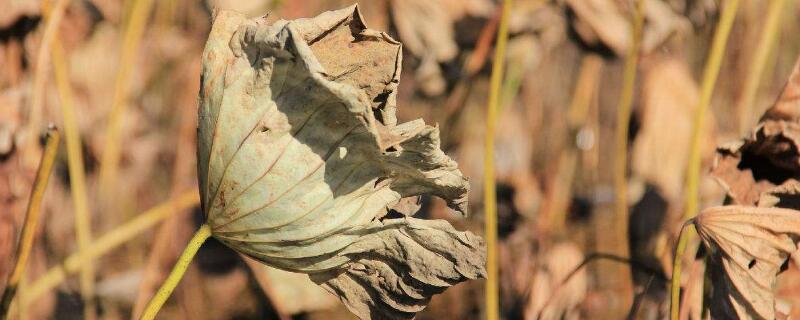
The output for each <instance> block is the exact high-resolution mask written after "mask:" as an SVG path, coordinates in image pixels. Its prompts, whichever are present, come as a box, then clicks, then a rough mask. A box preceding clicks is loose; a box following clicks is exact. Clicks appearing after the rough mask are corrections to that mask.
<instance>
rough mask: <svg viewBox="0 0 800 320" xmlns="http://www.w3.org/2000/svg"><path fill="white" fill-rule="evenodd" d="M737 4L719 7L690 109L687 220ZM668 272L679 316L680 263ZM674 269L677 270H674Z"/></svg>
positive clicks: (732, 0) (693, 210)
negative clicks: (702, 140)
mask: <svg viewBox="0 0 800 320" xmlns="http://www.w3.org/2000/svg"><path fill="white" fill-rule="evenodd" d="M738 7H739V0H729V1H728V2H727V3H726V5H725V7H724V8H723V9H722V14H721V16H720V20H719V24H718V25H717V30H716V31H715V33H714V40H713V42H712V43H711V51H710V52H709V54H708V62H707V63H706V67H705V70H704V71H703V82H702V83H701V87H700V101H699V102H698V104H697V107H696V108H695V110H694V112H695V114H694V119H693V123H692V140H691V146H690V149H689V160H688V163H687V166H686V211H685V212H684V214H683V218H684V220H688V219H690V218H691V217H693V216H694V215H696V214H697V209H698V207H699V204H698V202H699V195H698V185H699V181H700V166H701V163H700V160H701V157H700V156H701V151H702V150H700V133H701V132H702V131H703V124H704V123H705V115H706V111H707V109H708V106H709V104H710V103H711V95H712V93H713V91H714V85H715V84H716V81H717V76H719V69H720V66H721V65H722V57H723V55H724V53H725V47H726V45H727V44H728V35H730V32H731V28H732V27H733V21H734V19H735V18H736V11H737V8H738ZM683 237H685V238H687V239H684V242H685V243H684V245H683V246H681V245H680V242H681V241H680V239H679V241H678V246H677V247H676V250H675V258H674V259H675V261H676V262H675V263H678V262H677V261H680V260H681V257H683V254H684V251H685V250H686V246H687V245H688V242H689V240H690V239H688V238H690V237H689V236H688V235H683ZM672 271H673V274H672V287H671V291H672V293H671V295H670V297H671V301H670V303H671V305H670V319H672V320H677V319H678V317H679V312H678V311H679V308H680V306H679V304H680V267H678V268H677V269H675V268H673V270H672ZM675 271H678V272H679V273H678V274H675Z"/></svg>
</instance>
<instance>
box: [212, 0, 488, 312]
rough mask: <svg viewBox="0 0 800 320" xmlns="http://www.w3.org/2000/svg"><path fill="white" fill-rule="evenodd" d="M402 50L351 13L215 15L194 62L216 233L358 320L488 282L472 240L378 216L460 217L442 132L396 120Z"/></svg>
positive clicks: (462, 196)
mask: <svg viewBox="0 0 800 320" xmlns="http://www.w3.org/2000/svg"><path fill="white" fill-rule="evenodd" d="M400 49H401V48H400V44H399V43H398V42H396V41H394V40H393V39H391V38H390V37H389V36H388V35H386V34H384V33H381V32H377V31H373V30H370V29H368V28H367V27H366V26H365V25H364V22H363V21H362V19H361V14H360V12H359V11H358V8H357V7H356V6H351V7H349V8H346V9H342V10H337V11H330V12H326V13H323V14H321V15H319V16H317V17H315V18H309V19H298V20H292V21H285V20H280V21H277V22H275V23H274V24H267V22H266V21H265V20H264V19H261V18H259V19H253V20H248V19H246V18H245V17H244V16H243V15H240V14H236V13H233V12H229V11H220V12H218V13H216V15H215V19H214V24H213V27H212V30H211V34H210V35H209V39H208V42H207V44H206V49H205V52H204V54H203V73H202V83H201V93H200V111H199V128H198V173H199V180H200V188H201V194H202V203H203V210H204V212H205V214H206V218H207V223H208V224H209V225H210V226H211V228H212V234H213V236H214V237H216V238H217V239H219V240H220V241H222V242H223V243H225V244H226V245H228V246H230V247H231V248H233V249H235V250H237V251H239V252H241V253H243V254H246V255H248V256H251V257H253V258H255V259H257V260H259V261H261V262H263V263H265V264H268V265H270V266H273V267H277V268H281V269H284V270H287V271H293V272H302V273H307V274H309V275H310V277H311V279H312V280H314V281H315V282H316V283H317V284H320V285H321V286H323V287H324V288H326V289H328V290H329V291H330V292H332V293H334V294H335V295H337V296H339V298H340V299H341V300H342V302H344V304H345V305H347V307H348V308H349V309H350V310H351V311H352V312H353V313H355V314H356V315H357V316H359V317H361V318H364V319H370V318H391V319H395V318H412V317H413V316H414V315H415V313H416V312H418V311H420V310H422V309H423V308H424V307H425V305H426V304H427V302H428V301H429V299H430V297H431V295H433V294H436V293H440V292H442V291H443V290H445V289H447V288H448V287H450V286H452V285H454V284H456V283H458V282H462V281H465V280H468V279H475V278H478V277H483V276H484V274H485V269H484V268H485V266H484V264H485V248H484V246H483V241H482V240H481V239H480V238H478V237H477V236H475V235H473V234H471V233H469V232H459V231H457V230H455V229H454V228H453V227H452V226H451V225H450V224H449V223H447V222H445V221H426V220H419V219H415V218H410V217H404V218H398V219H388V218H383V219H382V218H381V217H383V216H384V215H385V214H386V212H387V210H388V209H389V208H391V207H393V206H394V205H395V204H397V203H398V202H399V201H400V200H401V199H402V198H405V197H411V196H416V195H421V194H433V195H436V196H439V197H441V198H443V199H445V200H446V201H447V203H448V205H449V206H450V207H451V208H453V209H455V210H458V211H460V212H466V209H467V202H466V196H467V192H468V188H469V185H468V182H467V180H466V179H465V178H464V177H463V176H462V174H461V172H460V171H459V170H458V167H457V164H456V163H455V162H454V161H453V160H451V159H450V158H449V157H447V156H446V155H445V154H444V153H443V152H442V151H441V150H440V147H439V133H438V129H437V128H435V127H430V126H427V125H425V124H424V122H423V121H422V120H416V121H411V122H407V123H403V124H397V120H396V117H395V108H396V106H395V95H396V88H397V85H398V83H399V76H400V74H399V73H400V65H401V50H400Z"/></svg>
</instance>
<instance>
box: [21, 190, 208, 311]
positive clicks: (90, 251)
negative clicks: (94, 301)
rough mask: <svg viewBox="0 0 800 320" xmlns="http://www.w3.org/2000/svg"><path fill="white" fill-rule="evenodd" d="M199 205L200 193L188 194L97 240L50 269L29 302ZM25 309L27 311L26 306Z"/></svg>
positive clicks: (31, 289) (33, 288) (33, 286)
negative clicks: (151, 228)
mask: <svg viewBox="0 0 800 320" xmlns="http://www.w3.org/2000/svg"><path fill="white" fill-rule="evenodd" d="M199 202H200V196H199V195H198V194H197V191H188V192H186V193H183V194H181V195H180V196H178V197H175V198H174V199H171V200H169V201H166V202H164V203H162V204H160V205H158V206H156V207H153V208H151V209H149V210H147V211H145V212H143V213H141V214H139V215H138V216H137V217H136V218H134V219H133V220H131V221H129V222H127V223H125V224H123V225H121V226H118V227H116V228H114V229H113V230H111V231H109V232H108V233H106V234H104V235H103V236H101V237H98V238H96V239H95V240H94V241H93V242H92V244H91V245H90V246H89V247H88V248H86V249H85V250H80V251H78V252H77V253H73V254H72V255H70V256H69V257H67V258H66V259H65V260H64V262H62V263H61V264H60V265H58V266H56V267H53V268H51V269H50V270H48V271H47V272H46V273H45V274H44V275H43V276H42V277H40V278H39V279H37V280H36V281H35V282H33V283H32V284H31V285H30V286H29V287H28V288H29V290H28V292H29V293H28V299H27V300H26V301H36V299H37V298H39V297H40V296H41V295H42V294H44V293H45V292H47V291H48V290H51V289H53V288H55V287H56V286H58V284H59V283H61V282H63V281H64V279H66V277H67V275H68V274H71V273H75V272H78V271H80V270H81V269H82V268H83V265H84V263H86V261H90V260H92V259H96V258H98V257H100V256H102V255H104V254H106V253H108V252H110V251H111V250H114V249H115V248H117V247H119V246H120V245H122V244H124V243H126V242H128V241H129V240H130V239H132V238H133V237H135V236H137V235H138V234H140V233H142V232H144V231H145V230H148V229H149V228H150V227H152V226H153V225H155V224H156V223H159V222H161V221H162V220H164V219H166V218H167V217H169V216H170V215H172V214H175V213H176V212H178V213H180V212H184V209H186V208H189V207H191V206H195V205H197V204H198V203H199ZM22 307H26V305H23V306H22Z"/></svg>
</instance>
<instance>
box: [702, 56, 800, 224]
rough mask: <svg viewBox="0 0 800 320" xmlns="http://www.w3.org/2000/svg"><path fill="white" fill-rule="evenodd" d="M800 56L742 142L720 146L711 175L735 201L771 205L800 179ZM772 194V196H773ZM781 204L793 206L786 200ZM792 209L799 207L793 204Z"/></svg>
mask: <svg viewBox="0 0 800 320" xmlns="http://www.w3.org/2000/svg"><path fill="white" fill-rule="evenodd" d="M798 95H800V59H799V60H798V62H796V63H795V68H794V71H793V72H792V74H791V75H790V76H789V80H788V81H787V82H786V85H785V86H784V89H783V92H782V93H781V95H780V96H779V98H778V99H777V100H776V101H775V103H774V104H773V106H772V107H771V108H770V109H769V110H767V111H766V112H765V113H764V115H763V116H762V117H761V122H760V123H759V124H758V125H757V126H756V127H755V128H754V129H753V131H752V133H751V134H750V135H749V136H747V137H745V138H744V139H742V141H739V142H735V143H732V144H728V145H725V146H722V147H720V148H718V150H717V159H716V161H715V163H714V166H713V168H712V171H711V174H712V175H713V176H714V177H715V178H716V179H717V181H718V182H719V183H720V184H721V185H722V187H723V188H724V189H725V191H726V192H727V193H728V196H729V197H730V198H731V200H732V201H733V203H734V204H740V205H758V206H761V207H763V206H770V205H771V204H766V203H761V202H762V200H763V201H767V202H769V203H773V202H774V201H777V200H776V199H775V198H774V196H775V195H779V194H781V193H785V192H786V191H790V190H791V189H792V188H793V187H792V185H793V184H796V183H797V181H796V180H798V179H800V97H798ZM770 194H772V195H770ZM779 206H780V207H789V206H791V204H790V203H788V202H785V201H784V202H783V203H782V204H780V205H779ZM792 208H795V209H800V207H797V206H794V207H792Z"/></svg>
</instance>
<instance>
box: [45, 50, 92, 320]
mask: <svg viewBox="0 0 800 320" xmlns="http://www.w3.org/2000/svg"><path fill="white" fill-rule="evenodd" d="M52 55H53V70H54V73H55V78H56V86H57V88H58V95H59V101H60V102H61V117H62V118H63V119H64V140H65V142H66V145H67V166H68V170H69V183H70V191H71V193H72V206H73V208H74V210H75V234H76V235H77V238H78V250H84V249H86V248H87V247H88V246H89V245H90V244H91V242H92V228H91V226H92V222H91V215H90V213H89V204H88V203H89V201H88V199H89V198H88V197H87V196H86V173H85V172H84V168H83V154H82V151H81V137H80V133H79V132H78V124H77V121H76V120H75V103H74V100H73V98H72V88H71V87H70V83H69V71H68V70H67V64H66V61H65V59H64V48H63V47H62V46H61V42H60V41H58V39H56V40H54V41H53V52H52ZM94 278H95V271H94V264H93V263H92V261H91V260H90V261H85V262H84V264H83V268H82V269H81V274H80V288H81V298H82V299H83V301H84V315H86V318H87V319H93V318H95V317H96V316H95V313H96V311H95V309H96V305H95V303H93V302H92V301H93V299H94V298H93V297H94Z"/></svg>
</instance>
